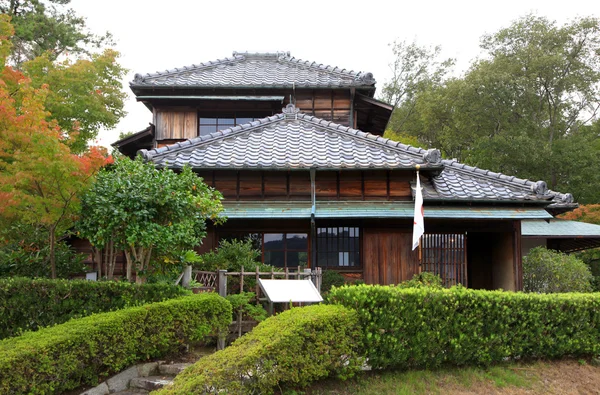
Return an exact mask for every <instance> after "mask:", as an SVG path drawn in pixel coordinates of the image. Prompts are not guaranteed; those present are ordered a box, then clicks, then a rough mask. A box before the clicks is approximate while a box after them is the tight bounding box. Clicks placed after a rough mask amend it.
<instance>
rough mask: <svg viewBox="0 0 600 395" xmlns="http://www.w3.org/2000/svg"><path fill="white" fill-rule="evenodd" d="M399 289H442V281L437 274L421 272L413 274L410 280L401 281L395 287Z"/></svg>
mask: <svg viewBox="0 0 600 395" xmlns="http://www.w3.org/2000/svg"><path fill="white" fill-rule="evenodd" d="M397 287H399V288H423V287H429V288H438V289H441V288H444V286H443V281H442V278H441V277H440V276H438V275H437V274H433V273H429V272H422V273H419V274H415V275H414V276H413V278H412V279H411V280H406V281H402V282H401V283H400V284H398V285H397Z"/></svg>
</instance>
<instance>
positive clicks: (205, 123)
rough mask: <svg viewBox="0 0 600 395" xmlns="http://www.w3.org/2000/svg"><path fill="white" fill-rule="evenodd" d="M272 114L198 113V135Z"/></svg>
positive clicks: (204, 134)
mask: <svg viewBox="0 0 600 395" xmlns="http://www.w3.org/2000/svg"><path fill="white" fill-rule="evenodd" d="M270 115H272V113H271V112H269V113H262V112H261V113H229V114H219V115H218V116H215V114H214V113H211V114H206V115H203V114H200V117H199V122H198V123H199V129H200V130H199V135H200V136H206V135H207V134H211V133H215V132H216V131H218V130H223V129H228V128H231V127H234V126H237V125H243V124H245V123H249V122H252V121H256V120H257V119H261V118H264V117H268V116H270Z"/></svg>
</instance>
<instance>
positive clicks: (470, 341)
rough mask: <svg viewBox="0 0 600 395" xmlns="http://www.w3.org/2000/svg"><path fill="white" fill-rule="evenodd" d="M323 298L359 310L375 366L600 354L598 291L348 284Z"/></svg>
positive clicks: (364, 344) (366, 348)
mask: <svg viewBox="0 0 600 395" xmlns="http://www.w3.org/2000/svg"><path fill="white" fill-rule="evenodd" d="M329 301H330V302H331V303H334V304H340V305H343V306H345V307H348V308H352V309H354V310H356V311H357V312H358V315H359V321H360V323H361V325H362V328H363V336H362V349H363V351H364V355H365V356H366V357H367V358H368V363H369V364H370V365H371V366H372V367H374V368H379V369H381V368H388V367H396V368H402V369H407V368H415V367H419V368H422V367H427V368H432V367H439V366H441V365H443V364H451V365H467V364H479V365H487V364H490V363H495V362H501V361H503V360H505V359H506V358H559V357H563V356H574V357H579V356H591V355H598V353H599V352H600V294H551V295H544V294H526V293H515V292H502V291H480V290H469V289H466V288H463V287H455V288H452V289H449V290H448V289H432V288H413V289H400V288H397V287H386V286H366V285H361V286H353V287H341V288H336V289H333V290H332V291H331V293H330V294H329Z"/></svg>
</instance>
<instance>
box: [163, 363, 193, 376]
mask: <svg viewBox="0 0 600 395" xmlns="http://www.w3.org/2000/svg"><path fill="white" fill-rule="evenodd" d="M192 365H193V364H192V363H171V364H168V365H159V367H158V370H159V371H160V374H164V375H171V376H177V375H178V374H179V373H181V372H183V370H184V369H185V368H187V367H188V366H192Z"/></svg>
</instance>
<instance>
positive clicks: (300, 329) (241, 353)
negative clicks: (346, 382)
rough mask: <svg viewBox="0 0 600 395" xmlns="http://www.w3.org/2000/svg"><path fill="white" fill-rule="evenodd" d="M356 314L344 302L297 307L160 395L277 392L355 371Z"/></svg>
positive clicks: (189, 372) (178, 379) (261, 326)
mask: <svg viewBox="0 0 600 395" xmlns="http://www.w3.org/2000/svg"><path fill="white" fill-rule="evenodd" d="M358 334H359V330H358V326H357V317H356V313H355V312H353V311H352V310H349V309H346V308H344V307H342V306H327V305H317V306H309V307H302V308H293V309H291V310H288V311H286V312H283V313H281V314H279V315H277V316H274V317H271V318H268V319H267V320H265V321H263V322H262V323H260V324H259V325H258V326H257V327H256V328H254V330H252V332H250V333H248V334H246V335H245V336H243V337H241V338H239V339H238V340H236V341H235V342H234V343H233V344H232V345H231V346H229V347H227V348H226V349H224V350H222V351H219V352H217V353H215V354H212V355H210V356H208V357H205V358H202V359H201V360H199V361H198V362H197V363H196V364H195V365H193V366H192V367H191V368H188V369H186V370H185V371H184V372H183V373H182V374H180V375H179V376H177V377H176V378H175V382H174V384H173V385H172V386H169V387H165V388H163V389H162V390H160V391H158V392H156V394H162V395H165V394H191V393H194V394H206V393H210V394H216V393H225V394H272V393H273V391H274V388H275V387H277V386H304V385H306V384H308V383H310V382H311V381H314V380H318V379H322V378H325V377H327V376H329V375H332V374H337V375H338V376H339V377H341V378H345V377H348V376H351V375H352V374H353V373H354V372H355V371H356V370H357V368H358V367H359V366H360V363H361V362H362V361H361V360H360V358H358V357H357V354H356V345H355V343H356V339H357V336H358Z"/></svg>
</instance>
